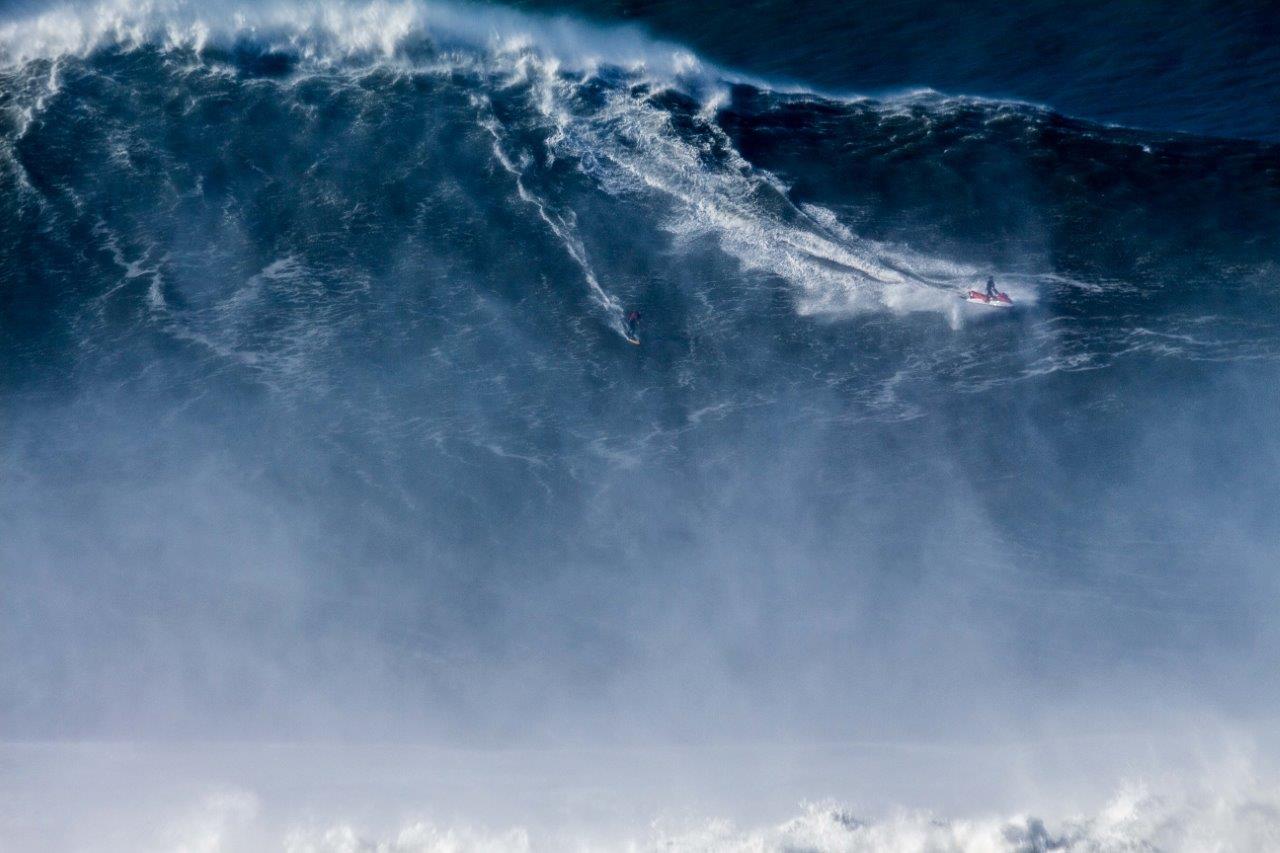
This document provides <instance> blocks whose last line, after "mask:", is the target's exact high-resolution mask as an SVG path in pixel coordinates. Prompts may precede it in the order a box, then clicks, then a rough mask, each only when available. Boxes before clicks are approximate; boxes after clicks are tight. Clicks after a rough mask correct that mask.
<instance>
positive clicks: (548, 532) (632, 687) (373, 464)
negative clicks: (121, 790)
mask: <svg viewBox="0 0 1280 853" xmlns="http://www.w3.org/2000/svg"><path fill="white" fill-rule="evenodd" d="M638 23H639V24H643V25H644V29H641V28H638ZM1276 41H1277V40H1276V38H1275V16H1274V9H1273V8H1272V7H1270V6H1268V5H1267V4H1261V3H1259V4H1226V5H1223V4H1214V5H1210V4H1197V3H1192V4H1162V3H1141V4H1137V3H1110V4H1100V3H1093V4H1084V5H1080V6H1073V7H1071V9H1069V10H1068V9H1066V8H1065V7H1061V8H1054V7H1051V6H1048V5H1025V4H1024V5H1018V6H1008V7H1006V6H1004V5H996V4H976V5H969V6H966V7H964V8H963V9H961V8H960V7H941V6H939V7H934V6H932V5H927V4H913V3H903V4H879V5H876V4H869V5H864V6H860V7H856V8H855V7H851V6H836V5H831V4H825V5H823V4H816V3H804V4H773V3H757V4H750V5H746V6H736V5H730V4H725V5H724V6H712V5H701V6H699V7H697V8H696V9H694V8H691V7H686V6H685V5H684V4H663V3H658V4H647V3H629V4H619V5H607V4H606V5H593V6H591V7H590V8H588V7H586V6H585V5H584V6H582V7H578V6H569V5H562V4H556V5H554V6H545V5H542V4H538V5H537V8H536V9H534V8H533V6H528V7H527V8H526V9H524V10H513V9H510V8H506V7H498V6H483V7H481V6H451V5H433V4H429V3H428V4H418V3H390V4H379V3H372V4H362V3H351V4H329V5H319V4H304V3H278V4H271V5H263V6H247V5H246V6H243V7H236V6H234V5H230V4H228V5H216V6H208V7H205V6H198V5H195V4H183V3H169V4H139V5H136V6H135V5H132V4H130V3H127V2H118V3H117V2H105V3H103V4H100V5H94V4H82V5H79V6H70V7H50V6H43V5H28V6H21V7H14V8H13V9H11V10H9V11H8V12H6V13H5V17H4V18H3V19H0V58H2V59H3V62H2V64H0V482H3V484H4V487H3V489H0V577H2V578H3V582H4V585H5V588H6V590H7V592H6V594H5V595H4V596H3V598H2V599H0V616H2V617H3V618H0V637H3V640H2V641H0V727H2V728H3V732H2V733H3V735H4V736H5V737H6V738H10V739H15V738H16V739H27V738H72V739H95V738H116V737H121V738H151V737H169V738H180V739H188V740H192V739H194V740H204V739H218V738H231V737H235V738H243V737H250V738H264V739H273V738H275V739H280V738H331V739H336V740H339V741H342V740H345V739H356V740H393V739H397V738H407V739H415V740H419V741H427V742H433V743H447V744H486V745H493V744H498V745H510V744H540V745H546V744H564V743H584V742H585V743H601V742H606V743H611V744H616V743H624V742H625V743H683V744H691V743H692V744H701V743H707V742H735V743H736V742H739V741H761V742H767V743H771V744H775V745H777V744H786V743H793V742H805V743H811V742H813V741H815V740H818V741H821V740H823V739H849V738H885V739H908V740H910V741H911V742H913V743H916V742H919V743H928V742H935V741H949V742H954V741H957V740H962V741H964V742H966V743H979V742H987V741H988V740H990V739H993V738H999V737H1016V736H1020V735H1023V734H1027V736H1031V735H1030V734H1028V733H1034V735H1035V736H1036V737H1043V738H1057V737H1068V736H1071V737H1074V736H1076V735H1078V734H1080V733H1082V732H1097V731H1115V730H1125V731H1128V730H1132V729H1143V728H1144V727H1145V728H1148V729H1151V728H1159V725H1160V724H1159V723H1158V722H1157V721H1155V720H1154V717H1153V711H1152V709H1153V708H1159V709H1160V713H1161V714H1168V715H1178V714H1187V715H1190V714H1200V715H1203V716H1204V717H1206V718H1208V719H1211V720H1213V721H1215V722H1218V723H1222V724H1223V725H1225V724H1226V723H1227V722H1231V723H1232V724H1236V723H1238V724H1240V725H1242V726H1245V727H1246V728H1248V726H1250V725H1254V724H1255V723H1256V722H1257V721H1258V720H1265V719H1268V718H1269V716H1268V715H1271V714H1273V710H1274V708H1275V701H1276V700H1277V698H1280V697H1278V696H1277V691H1276V684H1275V683H1274V680H1273V679H1269V678H1266V677H1265V673H1266V672H1268V671H1269V670H1270V668H1272V666H1273V664H1274V661H1275V655H1276V652H1277V650H1278V649H1280V636H1277V633H1276V629H1275V620H1274V618H1273V617H1274V602H1275V601H1276V592H1277V586H1276V576H1275V567H1276V565H1277V563H1278V562H1280V546H1278V545H1277V543H1278V542H1280V527H1278V526H1277V518H1278V516H1277V514H1276V512H1275V508H1276V507H1277V506H1280V476H1278V475H1277V470H1280V440H1278V439H1277V434H1276V431H1275V420H1276V415H1277V413H1278V412H1280V384H1278V382H1277V380H1280V372H1278V370H1277V366H1278V359H1280V313H1278V310H1280V290H1278V289H1277V284H1278V282H1277V277H1278V276H1280V145H1277V144H1276V142H1275V140H1276V139H1277V138H1280V126H1277V124H1276V112H1275V109H1274V106H1275V104H1276V103H1277V97H1276V86H1277V81H1278V80H1280V73H1278V71H1280V68H1278V63H1280V58H1278V57H1277V54H1276ZM1175 131H1187V132H1186V133H1179V132H1175ZM988 275H994V276H995V278H996V280H997V282H998V284H999V286H1000V287H1001V288H1002V289H1004V290H1006V291H1007V292H1008V293H1009V294H1010V295H1011V296H1012V298H1013V301H1014V303H1015V307H1014V308H1012V309H1007V310H1006V309H995V308H988V307H986V306H981V305H974V304H970V303H967V302H965V301H964V300H963V299H962V296H963V294H964V293H965V292H966V291H967V290H968V289H969V288H971V287H977V286H980V285H981V283H982V282H983V281H984V280H985V279H986V277H987V276H988ZM630 310H639V311H640V312H641V313H642V315H643V316H642V319H641V321H640V325H639V337H640V339H641V343H640V345H639V346H633V345H631V344H629V343H627V342H626V340H625V339H624V337H623V335H622V329H623V317H624V315H625V314H626V313H627V312H628V311H630ZM1161 719H1163V717H1161ZM1241 721H1243V722H1241ZM1126 727H1127V728H1126ZM1106 784H1111V781H1108V782H1107V783H1106ZM820 793H821V792H820ZM839 794H840V792H839V791H832V792H830V795H831V796H839ZM809 795H810V794H809V793H806V794H805V796H809ZM850 831H852V830H850ZM1134 832H1137V833H1138V834H1137V835H1136V836H1134V837H1137V838H1139V839H1145V840H1150V837H1149V836H1146V835H1142V834H1141V832H1139V831H1138V830H1134ZM1126 837H1129V836H1126ZM1009 843H1010V844H1013V843H1014V842H1012V841H1010V842H1009ZM1144 843H1145V842H1144Z"/></svg>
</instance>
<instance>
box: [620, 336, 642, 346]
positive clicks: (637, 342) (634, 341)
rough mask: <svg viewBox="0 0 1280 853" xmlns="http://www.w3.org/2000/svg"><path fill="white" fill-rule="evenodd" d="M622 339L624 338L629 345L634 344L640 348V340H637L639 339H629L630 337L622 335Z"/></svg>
mask: <svg viewBox="0 0 1280 853" xmlns="http://www.w3.org/2000/svg"><path fill="white" fill-rule="evenodd" d="M622 337H624V338H626V341H627V343H629V344H635V345H636V346H640V339H639V338H633V337H631V336H630V335H623V336H622Z"/></svg>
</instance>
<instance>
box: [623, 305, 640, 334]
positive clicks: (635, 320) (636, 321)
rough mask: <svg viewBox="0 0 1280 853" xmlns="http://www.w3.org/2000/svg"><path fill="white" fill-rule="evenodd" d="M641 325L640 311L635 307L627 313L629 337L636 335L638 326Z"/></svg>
mask: <svg viewBox="0 0 1280 853" xmlns="http://www.w3.org/2000/svg"><path fill="white" fill-rule="evenodd" d="M639 325H640V312H639V311H636V310H634V309H633V310H632V311H631V313H630V314H628V315H627V326H626V329H627V337H629V338H634V337H636V328H637V327H638V326H639Z"/></svg>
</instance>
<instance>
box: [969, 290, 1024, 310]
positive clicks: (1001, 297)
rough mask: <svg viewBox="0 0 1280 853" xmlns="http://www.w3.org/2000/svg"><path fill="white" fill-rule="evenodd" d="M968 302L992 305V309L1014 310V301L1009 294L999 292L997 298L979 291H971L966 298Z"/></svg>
mask: <svg viewBox="0 0 1280 853" xmlns="http://www.w3.org/2000/svg"><path fill="white" fill-rule="evenodd" d="M965 301H966V302H980V303H982V304H983V305H990V306H991V307H992V308H1012V307H1013V300H1012V299H1010V298H1009V294H1007V293H1003V292H997V293H996V295H995V296H987V294H985V293H982V292H980V291H977V290H970V291H969V295H968V296H966V297H965Z"/></svg>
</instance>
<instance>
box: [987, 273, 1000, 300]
mask: <svg viewBox="0 0 1280 853" xmlns="http://www.w3.org/2000/svg"><path fill="white" fill-rule="evenodd" d="M999 295H1000V291H998V290H996V277H995V276H993V275H989V276H987V298H988V299H995V298H996V297H998V296H999Z"/></svg>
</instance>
